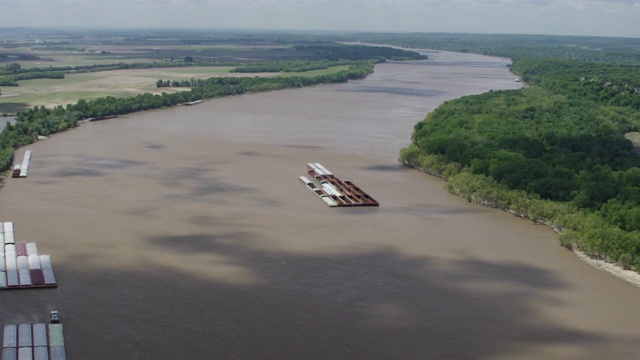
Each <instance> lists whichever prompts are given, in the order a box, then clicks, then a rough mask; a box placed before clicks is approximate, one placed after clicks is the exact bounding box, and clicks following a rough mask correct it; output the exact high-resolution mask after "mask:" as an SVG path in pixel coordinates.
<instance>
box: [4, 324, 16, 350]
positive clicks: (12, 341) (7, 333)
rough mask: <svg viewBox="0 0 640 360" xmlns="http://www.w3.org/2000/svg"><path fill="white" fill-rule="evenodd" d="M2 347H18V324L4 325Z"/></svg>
mask: <svg viewBox="0 0 640 360" xmlns="http://www.w3.org/2000/svg"><path fill="white" fill-rule="evenodd" d="M2 347H5V348H7V347H18V326H17V325H5V326H4V339H3V341H2Z"/></svg>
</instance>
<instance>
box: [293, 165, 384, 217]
mask: <svg viewBox="0 0 640 360" xmlns="http://www.w3.org/2000/svg"><path fill="white" fill-rule="evenodd" d="M307 173H308V174H309V175H310V176H311V177H312V178H313V179H314V180H316V181H317V182H319V184H318V186H316V184H315V183H314V182H313V181H311V180H309V179H308V178H307V177H305V176H300V180H301V181H302V182H303V183H305V185H306V186H307V188H308V189H309V190H311V191H313V192H314V193H315V194H316V195H317V196H318V197H320V199H322V201H324V202H325V203H326V204H327V205H329V206H331V207H342V206H379V205H380V204H379V203H378V202H377V201H376V200H375V199H374V198H372V197H371V196H370V195H369V194H367V193H366V192H364V191H363V190H362V189H360V188H359V187H357V186H356V185H355V184H353V183H352V182H351V181H349V180H345V181H342V180H340V179H339V178H338V177H336V176H335V175H334V174H333V172H331V171H329V169H327V168H326V167H324V166H323V165H322V164H320V163H308V164H307Z"/></svg>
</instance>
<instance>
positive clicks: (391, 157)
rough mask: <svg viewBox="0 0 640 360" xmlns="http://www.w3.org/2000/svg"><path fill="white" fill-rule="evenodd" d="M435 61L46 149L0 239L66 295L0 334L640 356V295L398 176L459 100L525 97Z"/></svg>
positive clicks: (389, 66) (454, 353) (383, 68)
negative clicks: (310, 184) (326, 199)
mask: <svg viewBox="0 0 640 360" xmlns="http://www.w3.org/2000/svg"><path fill="white" fill-rule="evenodd" d="M428 54H429V55H430V57H431V59H430V60H426V61H416V62H409V63H395V62H390V63H386V64H381V65H377V66H376V69H375V73H374V74H372V75H370V76H369V77H368V78H367V79H365V80H361V81H353V82H349V83H348V84H342V85H328V86H317V87H313V88H304V89H298V90H285V91H278V92H270V93H260V94H249V95H242V96H235V97H229V98H224V99H216V100H210V101H206V102H205V103H203V104H201V105H197V106H192V107H176V108H172V109H167V110H161V111H151V112H145V113H139V114H133V115H129V116H124V117H121V118H119V119H113V120H107V121H101V122H95V123H85V124H83V125H81V126H80V127H79V128H78V129H74V130H72V131H68V132H66V133H62V134H58V135H54V136H52V137H51V138H49V139H48V140H45V141H40V142H38V143H37V144H34V145H32V146H29V147H28V149H31V150H32V151H33V158H32V162H31V168H30V171H29V177H28V178H26V179H11V178H9V179H6V184H5V186H4V188H2V190H0V215H1V219H0V221H12V222H13V223H14V228H15V234H16V241H24V242H31V241H34V242H36V243H37V246H38V249H39V251H40V253H43V254H50V255H51V258H52V262H53V267H54V269H55V271H56V277H57V281H58V284H59V287H58V288H56V289H34V290H11V291H1V292H0V323H2V324H0V325H3V324H16V323H21V322H38V321H46V320H47V316H48V311H49V310H50V309H51V308H52V307H55V308H57V309H58V310H59V311H60V314H61V318H62V323H63V324H64V329H65V336H66V348H67V358H68V359H72V360H79V359H82V360H84V359H105V360H113V359H394V360H395V359H636V358H637V357H638V354H640V312H639V311H638V308H639V306H640V291H639V290H638V289H636V288H633V287H631V286H629V285H627V284H626V283H624V282H622V281H619V280H617V279H614V278H611V277H609V276H608V275H606V274H604V273H602V272H599V271H598V270H595V269H593V268H591V267H589V266H588V265H586V264H584V263H582V262H580V261H579V260H578V259H577V258H576V257H575V256H574V255H573V254H572V253H571V252H569V251H567V250H566V249H564V248H562V247H561V246H560V245H559V243H558V241H557V239H556V235H555V234H554V233H553V232H552V231H551V230H549V229H547V228H545V227H542V226H536V225H533V224H532V223H530V222H527V221H524V220H521V219H518V218H515V217H513V216H511V215H509V214H507V213H504V212H500V211H496V210H492V209H487V208H483V207H481V206H476V205H472V204H469V203H467V202H466V200H464V199H462V198H458V197H455V196H452V195H450V194H448V193H447V192H446V191H445V190H444V188H443V186H444V183H443V182H442V181H441V180H439V179H435V178H432V177H429V176H427V175H424V174H422V173H420V172H418V171H415V170H410V169H406V168H403V167H402V166H400V165H399V163H398V160H397V157H398V151H399V149H400V148H402V147H403V146H405V145H407V144H408V143H409V141H410V139H409V137H410V134H411V131H412V128H413V125H414V124H415V123H416V122H418V121H419V120H421V119H422V118H424V116H425V115H426V114H427V113H428V112H429V111H431V110H433V109H434V108H435V107H437V106H438V105H439V104H441V103H442V102H444V101H446V100H448V99H454V98H458V97H460V96H464V95H468V94H474V93H481V92H485V91H488V90H490V89H512V88H517V87H519V86H521V84H520V83H516V82H515V81H514V76H513V75H511V74H510V73H509V72H508V69H507V67H506V66H505V65H506V64H507V61H506V60H503V59H497V58H489V57H483V56H479V55H472V54H452V53H433V52H430V53H428ZM24 150H25V149H20V150H19V151H18V152H17V154H16V158H17V159H22V155H23V153H24ZM308 162H320V163H322V164H323V165H324V166H325V167H327V168H329V169H330V170H331V171H333V172H334V173H335V174H336V175H337V176H339V177H340V178H341V179H343V180H352V181H353V182H354V183H356V184H357V185H358V186H360V187H361V188H363V189H364V190H366V191H367V192H368V193H369V194H370V195H372V196H373V197H374V198H376V200H378V201H379V202H380V204H381V205H380V207H379V208H329V207H327V206H326V205H325V204H324V203H323V202H322V201H320V199H318V198H317V197H316V196H315V195H314V194H313V193H312V192H310V191H309V190H307V189H306V188H305V187H304V185H303V184H302V183H301V182H300V180H299V179H298V176H301V175H306V172H305V165H306V163H308Z"/></svg>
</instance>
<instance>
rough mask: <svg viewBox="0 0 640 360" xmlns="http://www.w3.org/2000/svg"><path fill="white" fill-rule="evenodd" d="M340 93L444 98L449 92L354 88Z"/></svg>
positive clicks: (375, 87) (381, 87) (376, 87)
mask: <svg viewBox="0 0 640 360" xmlns="http://www.w3.org/2000/svg"><path fill="white" fill-rule="evenodd" d="M338 91H355V92H365V93H384V94H393V95H403V96H421V97H433V96H443V95H445V94H446V93H447V92H446V91H442V90H429V89H414V88H404V87H391V86H364V85H360V86H352V87H349V88H345V89H339V90H338Z"/></svg>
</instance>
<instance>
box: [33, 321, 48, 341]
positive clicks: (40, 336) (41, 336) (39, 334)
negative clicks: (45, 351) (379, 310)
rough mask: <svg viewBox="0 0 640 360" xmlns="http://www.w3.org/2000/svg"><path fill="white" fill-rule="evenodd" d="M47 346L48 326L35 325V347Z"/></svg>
mask: <svg viewBox="0 0 640 360" xmlns="http://www.w3.org/2000/svg"><path fill="white" fill-rule="evenodd" d="M47 345H48V343H47V325H45V324H33V346H47Z"/></svg>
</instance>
